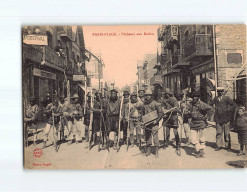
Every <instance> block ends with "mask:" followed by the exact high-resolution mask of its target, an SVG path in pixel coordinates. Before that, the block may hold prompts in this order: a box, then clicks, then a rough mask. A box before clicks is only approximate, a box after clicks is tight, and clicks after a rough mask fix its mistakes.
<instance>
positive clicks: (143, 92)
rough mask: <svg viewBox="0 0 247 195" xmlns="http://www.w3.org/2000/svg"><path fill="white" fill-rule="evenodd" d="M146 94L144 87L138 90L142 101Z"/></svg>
mask: <svg viewBox="0 0 247 195" xmlns="http://www.w3.org/2000/svg"><path fill="white" fill-rule="evenodd" d="M144 95H145V90H144V89H142V88H141V89H139V91H138V99H140V100H141V101H142V102H144V101H145V97H144Z"/></svg>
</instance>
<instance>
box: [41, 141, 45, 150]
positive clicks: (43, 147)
mask: <svg viewBox="0 0 247 195" xmlns="http://www.w3.org/2000/svg"><path fill="white" fill-rule="evenodd" d="M45 148H46V141H44V144H43V146H42V149H45Z"/></svg>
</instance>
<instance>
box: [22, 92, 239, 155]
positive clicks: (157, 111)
mask: <svg viewBox="0 0 247 195" xmlns="http://www.w3.org/2000/svg"><path fill="white" fill-rule="evenodd" d="M217 91H218V96H217V97H216V98H215V99H214V100H213V101H212V104H211V105H208V104H206V103H205V102H203V101H201V100H200V92H199V91H194V92H193V93H191V94H188V91H186V90H183V92H182V93H181V94H180V99H179V100H177V99H176V98H175V97H174V95H173V93H172V92H171V91H170V89H168V88H167V89H165V90H164V91H163V90H162V88H160V90H159V89H158V90H157V91H156V92H157V93H153V92H152V90H151V89H146V90H144V89H140V90H139V91H138V94H137V92H133V93H131V94H130V92H129V91H128V90H124V91H123V94H122V96H121V97H119V96H118V91H116V90H115V89H113V90H111V91H110V97H109V98H106V97H103V95H102V94H101V93H99V92H96V93H95V95H94V96H93V95H92V94H91V96H88V98H87V101H86V102H87V103H86V104H85V106H82V105H80V104H79V101H78V100H79V96H78V94H74V95H73V96H72V98H71V102H69V101H68V99H66V98H64V97H60V101H59V100H58V99H57V98H54V100H53V102H50V103H47V105H46V106H45V109H44V113H45V115H46V120H47V124H46V127H45V129H44V135H45V136H44V142H43V148H45V147H46V143H47V140H48V135H49V132H50V131H51V130H52V132H53V137H54V146H55V150H56V151H58V148H59V145H60V144H61V140H67V142H68V144H71V143H73V140H74V139H75V142H76V143H78V141H79V140H80V139H81V138H82V137H85V139H86V141H88V142H89V147H90V148H91V147H93V146H94V145H100V144H102V148H107V149H109V147H111V146H110V139H109V134H110V132H113V137H114V138H113V149H114V150H118V149H119V140H120V139H119V138H120V137H119V136H120V132H121V131H123V144H127V147H128V146H130V147H131V148H132V147H134V146H135V143H136V145H137V147H139V149H140V150H141V151H142V152H143V154H144V155H146V156H149V155H150V154H151V146H152V145H154V147H155V157H157V158H158V157H159V154H158V151H159V148H160V142H159V137H158V131H159V130H161V129H163V134H164V144H163V148H164V149H165V148H167V147H168V146H169V144H170V130H171V129H173V132H174V136H175V142H176V150H175V151H176V153H177V154H178V155H181V136H182V131H184V132H185V136H186V143H185V144H187V145H190V144H192V145H194V147H195V156H196V157H197V158H199V157H203V156H204V155H205V152H204V148H205V133H206V131H205V128H206V127H207V126H208V121H209V119H210V118H211V116H212V115H213V114H214V111H215V122H216V143H217V148H216V151H217V150H220V149H221V148H222V147H223V135H225V136H224V138H225V140H224V142H225V143H226V145H227V149H228V150H229V151H230V149H231V142H230V141H231V140H230V121H231V119H232V113H233V112H234V109H235V107H236V104H235V103H234V101H232V100H231V99H230V98H229V97H227V96H225V93H224V89H223V88H217ZM34 100H35V99H34V97H32V98H31V99H30V106H28V107H27V112H26V116H25V119H24V121H25V122H26V123H27V124H28V125H29V126H33V127H34V129H35V128H36V129H37V127H35V126H36V125H37V116H38V114H37V113H38V111H39V109H38V106H37V105H36V104H35V103H34ZM212 105H215V109H214V108H213V107H212ZM150 114H151V115H150ZM152 114H154V115H155V117H154V119H153V120H152V121H150V122H149V123H144V121H143V119H144V117H146V116H149V115H150V116H152ZM79 121H82V122H83V124H84V130H85V131H84V132H85V133H84V134H83V133H82V132H83V131H82V129H81V126H79V125H78V122H79ZM90 125H91V128H90ZM64 129H67V130H68V133H67V136H65V135H64ZM90 130H91V131H90ZM120 130H121V131H120ZM58 132H60V139H59V138H58ZM135 135H136V136H135ZM143 139H144V143H146V144H145V147H143ZM99 148H100V147H99Z"/></svg>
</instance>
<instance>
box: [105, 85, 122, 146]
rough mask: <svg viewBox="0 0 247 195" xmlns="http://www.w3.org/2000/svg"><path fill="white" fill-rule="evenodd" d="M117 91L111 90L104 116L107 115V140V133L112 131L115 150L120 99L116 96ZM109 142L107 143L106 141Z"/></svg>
mask: <svg viewBox="0 0 247 195" xmlns="http://www.w3.org/2000/svg"><path fill="white" fill-rule="evenodd" d="M117 93H118V92H117V91H116V90H115V89H112V90H111V96H110V99H109V101H108V103H107V108H106V116H107V124H108V125H107V128H108V129H107V131H108V132H107V140H108V141H109V134H110V132H111V131H113V132H114V146H113V149H114V150H117V149H118V148H117V141H118V136H120V135H118V124H119V117H120V116H119V114H120V101H119V99H118V96H117ZM108 144H109V143H108Z"/></svg>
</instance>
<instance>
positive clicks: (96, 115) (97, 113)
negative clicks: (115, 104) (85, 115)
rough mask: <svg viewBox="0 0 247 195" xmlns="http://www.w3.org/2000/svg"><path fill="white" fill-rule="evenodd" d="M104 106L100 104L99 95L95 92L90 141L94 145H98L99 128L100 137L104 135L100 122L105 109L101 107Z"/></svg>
mask: <svg viewBox="0 0 247 195" xmlns="http://www.w3.org/2000/svg"><path fill="white" fill-rule="evenodd" d="M103 106H104V105H103V104H102V102H101V99H100V94H99V92H98V91H97V92H96V93H95V100H94V105H93V108H92V111H93V127H92V139H91V140H92V141H93V142H94V145H96V144H100V139H99V138H100V137H99V136H100V135H99V132H100V128H101V131H102V135H104V125H103V122H102V121H101V117H102V113H103V112H104V111H105V108H104V107H103ZM97 134H98V135H97Z"/></svg>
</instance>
